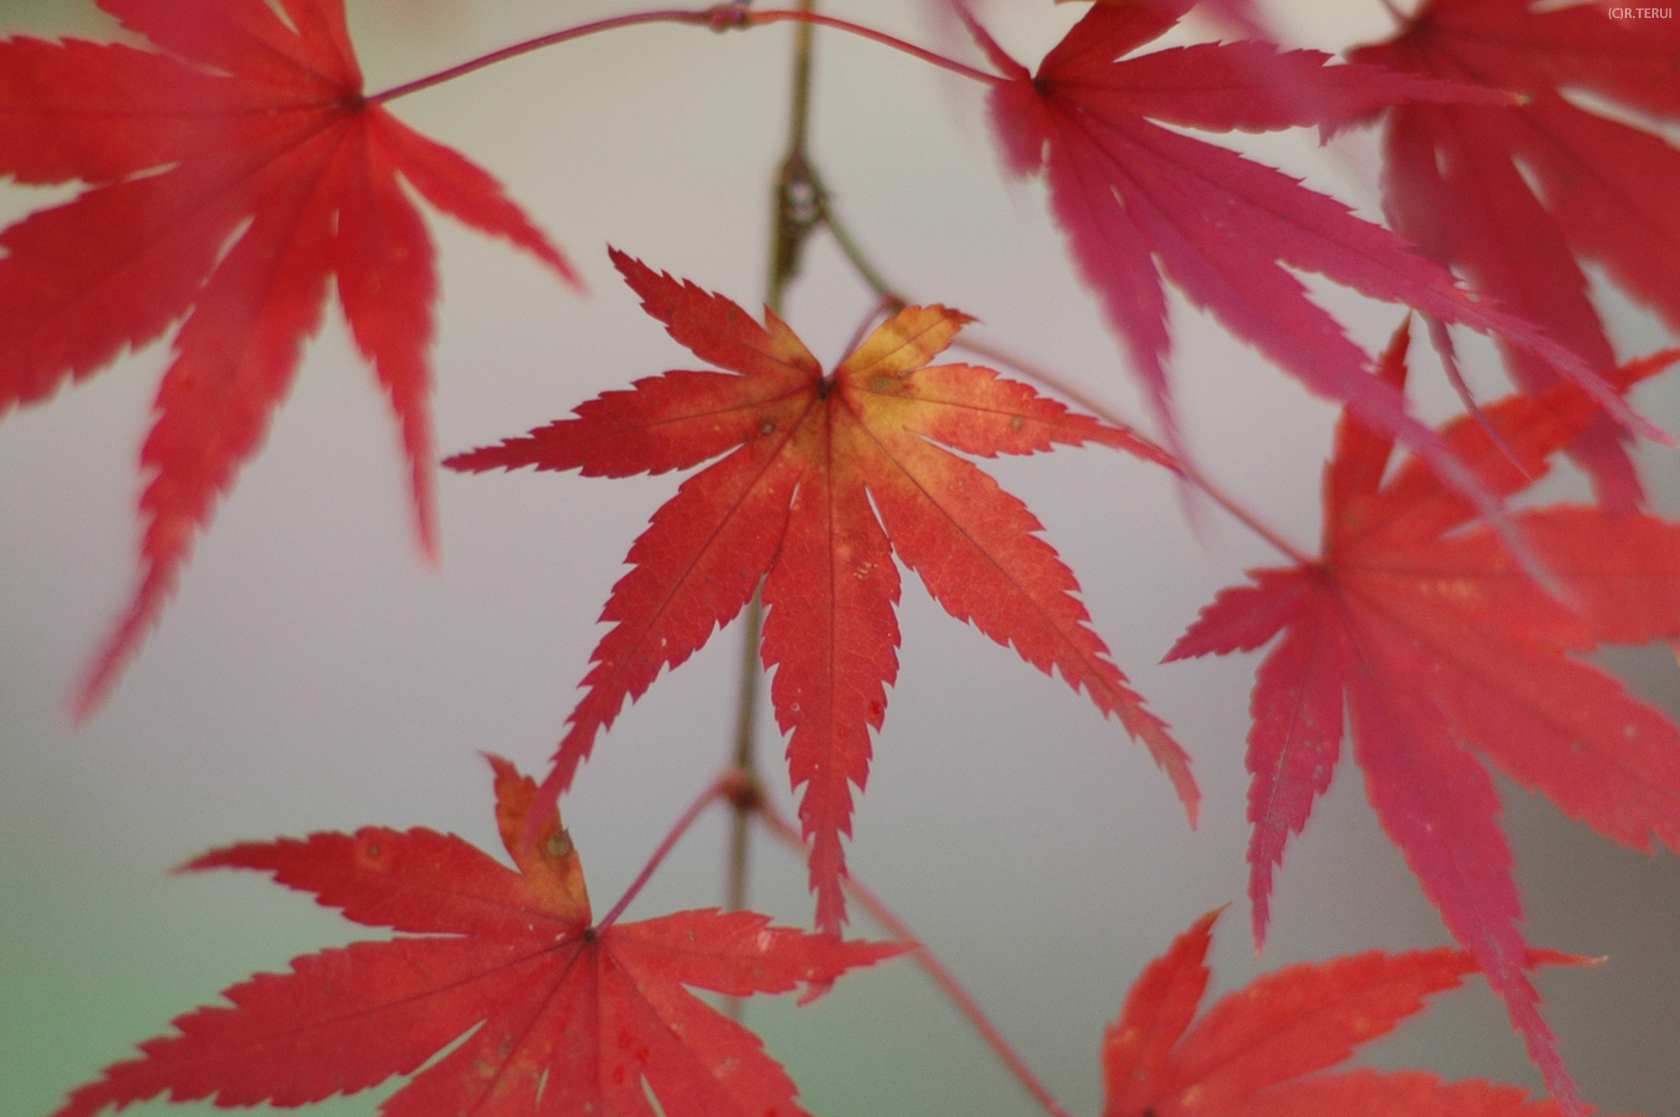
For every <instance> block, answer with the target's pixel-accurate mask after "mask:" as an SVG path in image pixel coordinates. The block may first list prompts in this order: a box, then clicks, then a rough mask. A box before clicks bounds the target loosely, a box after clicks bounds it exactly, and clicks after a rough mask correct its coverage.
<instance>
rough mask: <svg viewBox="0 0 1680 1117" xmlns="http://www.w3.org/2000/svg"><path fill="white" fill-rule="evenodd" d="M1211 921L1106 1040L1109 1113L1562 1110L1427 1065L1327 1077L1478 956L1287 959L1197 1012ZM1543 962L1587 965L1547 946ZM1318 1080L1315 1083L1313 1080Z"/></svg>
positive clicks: (1531, 1114) (1160, 961) (1270, 1115)
mask: <svg viewBox="0 0 1680 1117" xmlns="http://www.w3.org/2000/svg"><path fill="white" fill-rule="evenodd" d="M1218 914H1219V913H1218V912H1210V913H1209V914H1207V915H1204V916H1202V917H1201V918H1200V919H1198V920H1197V921H1196V922H1195V923H1193V924H1191V926H1190V929H1189V930H1188V931H1186V932H1184V934H1182V935H1180V936H1178V938H1176V939H1174V940H1173V944H1172V946H1171V947H1169V948H1168V949H1167V951H1166V953H1164V954H1162V955H1161V956H1160V957H1159V958H1156V959H1155V960H1154V961H1152V962H1150V963H1149V965H1148V966H1146V967H1145V968H1144V971H1143V973H1141V974H1139V975H1138V979H1137V981H1135V982H1133V984H1132V988H1131V990H1130V991H1129V992H1128V993H1127V994H1126V1003H1125V1005H1124V1006H1123V1007H1122V1008H1121V1010H1120V1018H1119V1019H1118V1020H1116V1021H1115V1022H1114V1024H1113V1025H1112V1026H1111V1027H1109V1028H1107V1029H1105V1030H1104V1033H1103V1045H1102V1065H1103V1083H1104V1087H1105V1094H1106V1101H1105V1103H1104V1105H1103V1117H1151V1115H1152V1117H1178V1115H1179V1114H1184V1115H1187V1117H1188V1115H1191V1114H1208V1113H1218V1114H1231V1115H1233V1117H1235V1115H1237V1114H1241V1115H1242V1117H1397V1115H1399V1114H1406V1117H1472V1115H1474V1117H1556V1114H1557V1113H1558V1107H1557V1105H1556V1104H1555V1103H1554V1102H1552V1101H1550V1100H1545V1099H1537V1100H1527V1099H1526V1097H1525V1094H1524V1092H1523V1091H1522V1090H1520V1089H1518V1088H1517V1087H1515V1086H1506V1085H1502V1084H1497V1083H1491V1082H1486V1081H1481V1080H1476V1079H1471V1080H1467V1081H1462V1082H1442V1081H1441V1080H1440V1079H1438V1078H1436V1077H1435V1076H1434V1075H1431V1074H1425V1073H1424V1072H1422V1071H1404V1070H1403V1071H1391V1072H1387V1073H1383V1072H1379V1071H1374V1070H1369V1069H1359V1070H1351V1071H1342V1072H1340V1073H1333V1074H1317V1073H1314V1072H1316V1071H1322V1070H1324V1069H1325V1068H1327V1067H1331V1066H1334V1065H1335V1064H1337V1063H1340V1062H1342V1061H1343V1060H1345V1059H1347V1058H1348V1057H1349V1056H1350V1055H1352V1054H1353V1052H1354V1049H1355V1048H1356V1047H1357V1046H1358V1045H1359V1044H1362V1043H1365V1042H1368V1041H1369V1040H1372V1039H1375V1038H1376V1037H1378V1036H1380V1035H1384V1034H1385V1033H1387V1032H1389V1031H1390V1030H1391V1029H1393V1027H1394V1026H1395V1025H1396V1024H1398V1023H1399V1022H1400V1021H1401V1020H1403V1019H1405V1018H1406V1017H1408V1016H1410V1015H1412V1014H1413V1013H1415V1012H1417V1011H1418V1010H1419V1009H1421V1008H1422V1007H1423V998H1424V997H1425V996H1428V995H1429V994H1431V993H1438V992H1441V991H1443V990H1446V989H1454V988H1457V987H1458V985H1459V984H1460V982H1461V981H1462V980H1463V978H1464V976H1465V975H1466V974H1471V973H1475V972H1476V961H1475V959H1474V958H1472V957H1471V956H1470V955H1468V954H1466V953H1464V952H1463V951H1459V950H1449V949H1447V948H1445V947H1438V948H1436V949H1434V950H1416V951H1409V952H1407V953H1404V954H1383V953H1380V952H1378V951H1371V952H1369V953H1365V954H1355V955H1350V956H1346V957H1342V958H1332V959H1330V960H1329V961H1326V962H1314V963H1301V964H1298V965H1293V966H1286V967H1284V968H1283V969H1281V970H1276V971H1273V972H1272V973H1269V974H1266V975H1264V976H1262V977H1260V978H1257V979H1256V980H1255V981H1254V982H1253V983H1251V984H1250V985H1248V986H1247V987H1246V988H1243V989H1239V990H1236V991H1235V992H1232V993H1227V994H1226V995H1225V996H1223V997H1221V998H1220V999H1219V1000H1217V1001H1215V1002H1214V1004H1213V1006H1212V1007H1211V1008H1209V1009H1208V1010H1207V1011H1206V1012H1205V1013H1203V1014H1202V1016H1201V1018H1200V1019H1195V1020H1194V1025H1192V1020H1193V1019H1194V1018H1195V1015H1196V1007H1197V1006H1198V1005H1199V1004H1200V1003H1201V999H1202V994H1203V993H1204V992H1205V991H1206V989H1207V983H1208V977H1209V971H1208V967H1207V964H1206V962H1205V961H1204V959H1205V958H1206V956H1207V950H1208V945H1209V942H1210V941H1211V937H1212V936H1211V931H1212V927H1213V922H1214V919H1215V918H1216V917H1217V916H1218ZM1533 960H1534V961H1546V962H1574V963H1579V962H1582V961H1584V959H1580V958H1574V957H1572V956H1569V955H1563V954H1554V953H1550V952H1544V953H1542V952H1536V956H1535V958H1534V959H1533ZM1307 1076H1310V1077H1307Z"/></svg>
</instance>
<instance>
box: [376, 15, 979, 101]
mask: <svg viewBox="0 0 1680 1117" xmlns="http://www.w3.org/2000/svg"><path fill="white" fill-rule="evenodd" d="M788 22H797V23H799V24H801V25H802V26H803V27H805V28H807V29H808V28H810V27H811V26H812V25H813V24H819V25H821V26H823V27H832V28H834V29H835V30H837V31H845V32H847V33H848V34H852V35H856V36H858V37H860V38H864V39H868V40H870V41H871V42H876V43H880V44H881V45H883V46H888V47H891V48H892V49H894V50H896V51H900V52H902V53H904V54H908V55H910V56H911V57H912V58H918V59H921V60H922V61H923V62H927V63H930V64H932V65H934V66H938V67H939V68H940V69H943V70H949V71H950V72H952V73H954V74H961V75H962V76H963V77H966V78H971V79H973V80H975V81H980V82H985V83H987V84H989V85H995V84H997V83H999V82H1002V81H1004V80H1005V79H1004V78H1001V77H999V76H998V75H996V74H988V73H986V72H985V71H984V70H976V69H975V68H974V67H972V66H969V65H965V64H964V63H962V62H958V61H957V60H956V59H954V58H946V57H945V56H944V55H942V54H938V53H935V52H934V51H931V50H928V49H926V48H924V47H919V46H916V45H915V44H914V43H909V42H905V41H904V40H903V39H900V38H898V37H897V36H895V35H889V34H887V33H886V32H884V31H877V30H875V29H874V28H872V27H865V26H863V25H862V24H858V23H852V22H851V21H850V20H844V19H835V18H834V17H832V16H824V15H817V14H816V13H815V12H813V11H811V10H810V8H809V7H808V6H806V5H805V4H804V2H803V0H801V5H800V10H798V11H769V12H754V11H749V10H748V9H747V7H746V6H745V4H743V3H740V2H736V3H726V4H713V5H712V6H711V7H709V8H666V9H662V10H659V11H651V12H635V13H632V14H630V15H622V16H613V17H611V18H608V19H599V20H595V21H593V22H591V23H583V24H579V25H578V26H576V27H567V28H564V29H562V30H560V31H553V32H550V33H549V34H547V35H538V36H537V37H536V38H534V39H527V40H525V41H524V42H522V43H515V44H513V45H512V46H507V47H502V48H501V49H500V50H493V51H491V52H490V53H488V54H481V55H479V56H478V57H477V58H473V59H469V60H467V61H466V62H462V63H460V64H459V65H455V66H451V67H449V68H448V69H446V70H439V71H438V72H437V73H435V74H428V75H427V76H426V77H423V78H416V79H414V80H413V81H409V82H404V83H403V84H401V85H395V86H392V87H391V88H390V89H386V90H382V91H380V92H378V93H374V94H371V95H369V96H368V97H366V98H364V100H365V101H366V102H367V103H369V104H376V105H377V104H383V103H385V102H387V101H394V100H396V99H397V98H398V97H406V96H408V95H409V94H410V93H417V92H419V91H420V90H422V89H430V88H431V87H432V86H434V85H441V84H443V83H444V82H447V81H453V80H454V79H455V78H458V77H462V76H464V75H466V74H470V73H473V72H474V71H476V70H482V69H484V68H485V67H486V66H494V65H495V64H496V63H498V62H505V61H507V60H508V59H510V58H517V57H519V56H520V55H522V54H529V53H531V52H532V51H534V50H541V49H543V48H544V47H551V46H554V45H556V44H558V43H565V42H570V41H571V40H573V39H581V38H583V37H584V36H586V35H595V34H599V33H600V32H602V31H616V30H618V29H619V28H621V27H635V26H638V25H640V24H645V23H683V24H699V25H702V26H705V27H709V28H711V29H712V30H714V31H725V30H729V29H732V28H742V29H745V28H750V27H758V26H761V25H763V26H767V25H769V24H772V23H788Z"/></svg>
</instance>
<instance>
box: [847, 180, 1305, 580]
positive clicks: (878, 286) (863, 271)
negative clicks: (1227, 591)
mask: <svg viewBox="0 0 1680 1117" xmlns="http://www.w3.org/2000/svg"><path fill="white" fill-rule="evenodd" d="M814 181H816V182H817V185H818V188H819V190H818V194H817V205H818V207H819V210H820V212H821V214H822V222H823V225H824V226H826V227H827V229H828V231H829V232H830V233H832V234H833V236H834V240H835V242H836V243H837V244H838V245H839V246H840V251H841V252H843V253H845V256H846V259H847V261H849V262H850V263H851V265H852V267H853V269H855V270H856V271H857V273H858V277H859V278H861V279H862V280H863V281H864V282H865V283H866V284H868V285H869V288H870V290H872V291H874V292H875V293H876V294H877V295H879V296H881V299H882V301H883V302H884V303H886V304H887V305H889V306H892V305H896V306H903V305H905V304H906V303H908V302H909V301H910V300H908V299H907V298H905V297H904V296H903V295H901V294H900V293H899V292H898V290H897V289H896V288H894V287H893V286H892V284H890V283H888V282H887V281H886V279H885V277H884V276H882V275H881V273H880V271H878V270H877V269H876V268H875V266H874V264H873V263H872V262H871V261H870V259H869V257H868V255H867V254H866V253H865V252H864V251H863V249H862V248H861V247H859V245H858V243H857V241H856V240H855V239H854V238H853V237H852V235H851V233H850V231H849V230H848V229H847V228H846V226H845V224H844V223H843V222H842V221H841V220H840V217H839V215H838V214H836V213H835V212H834V207H833V206H832V204H830V201H829V196H828V193H827V192H826V191H823V190H821V182H820V180H814ZM952 346H953V347H954V348H957V349H966V350H967V351H968V352H970V353H973V354H975V355H976V356H980V357H984V358H986V359H987V360H990V361H992V362H994V363H996V364H1000V365H1004V366H1007V367H1008V368H1010V369H1013V370H1014V371H1015V372H1018V373H1020V374H1021V375H1022V376H1024V377H1026V378H1027V379H1029V380H1033V381H1036V382H1038V383H1039V384H1042V385H1043V386H1045V387H1046V388H1049V389H1050V390H1051V391H1053V392H1055V393H1057V394H1058V395H1060V396H1063V397H1064V398H1066V399H1068V400H1071V401H1072V402H1073V403H1076V404H1078V405H1079V406H1080V407H1083V408H1084V409H1085V410H1087V411H1089V412H1090V413H1091V414H1093V415H1095V416H1097V418H1099V419H1102V420H1103V421H1104V422H1106V423H1110V424H1112V425H1113V426H1117V427H1123V428H1125V429H1126V431H1128V432H1129V433H1130V434H1131V436H1132V437H1133V438H1135V439H1137V440H1138V441H1139V442H1141V443H1143V444H1144V445H1146V446H1147V447H1149V448H1150V449H1151V450H1153V451H1155V452H1157V453H1158V454H1160V456H1161V458H1162V459H1163V460H1164V461H1170V462H1171V463H1172V465H1171V466H1170V468H1171V469H1173V470H1174V471H1175V472H1176V473H1177V474H1178V475H1179V476H1180V477H1182V478H1184V479H1185V480H1186V481H1188V482H1190V483H1191V484H1192V485H1194V486H1196V487H1197V488H1198V489H1200V490H1202V492H1203V493H1205V494H1207V497H1208V499H1210V500H1212V501H1213V502H1214V503H1215V504H1217V505H1219V507H1221V508H1223V509H1224V510H1225V511H1226V512H1229V513H1230V514H1231V516H1232V517H1234V518H1235V519H1236V520H1237V522H1238V523H1241V524H1242V525H1243V526H1244V527H1247V528H1248V529H1249V530H1250V531H1252V532H1254V534H1256V535H1258V536H1259V537H1260V538H1261V539H1264V540H1265V541H1266V542H1267V543H1270V544H1271V545H1272V546H1273V547H1275V548H1277V550H1278V551H1279V552H1280V553H1282V554H1283V555H1285V556H1286V557H1287V558H1289V560H1290V561H1292V562H1296V563H1300V564H1303V565H1311V563H1312V562H1313V561H1314V560H1313V559H1311V558H1309V557H1307V555H1306V554H1305V553H1304V552H1303V551H1302V550H1301V549H1300V548H1299V547H1296V546H1295V545H1294V544H1293V543H1291V542H1290V541H1289V540H1287V539H1285V538H1284V537H1283V536H1282V535H1281V534H1279V533H1278V532H1277V531H1275V530H1274V529H1273V528H1272V527H1270V526H1269V525H1268V524H1267V523H1266V522H1265V521H1264V520H1262V519H1260V517H1259V516H1257V515H1255V514H1254V513H1253V512H1252V511H1250V510H1249V509H1248V508H1247V507H1246V506H1244V505H1243V504H1242V503H1241V502H1240V501H1238V500H1237V498H1236V497H1234V496H1232V495H1231V494H1230V493H1228V492H1226V491H1225V490H1224V489H1223V488H1222V487H1221V486H1220V485H1219V484H1218V483H1217V482H1215V481H1214V480H1213V479H1212V478H1211V477H1209V476H1207V474H1205V473H1203V472H1202V471H1201V470H1200V469H1198V468H1196V466H1195V465H1193V464H1191V463H1190V462H1187V461H1185V460H1183V459H1182V458H1180V457H1179V456H1178V455H1176V454H1174V453H1172V452H1171V451H1170V450H1168V449H1167V448H1166V447H1164V446H1162V445H1161V444H1160V443H1158V442H1156V441H1155V440H1154V439H1152V438H1150V437H1148V436H1147V435H1145V434H1143V433H1142V432H1141V431H1139V430H1138V427H1137V424H1135V423H1132V422H1130V421H1128V420H1127V419H1126V418H1125V417H1124V416H1122V415H1120V414H1118V413H1117V412H1115V411H1114V410H1113V409H1112V408H1110V407H1106V406H1104V405H1103V404H1102V403H1099V402H1098V401H1097V400H1096V399H1095V398H1093V397H1091V396H1089V395H1087V394H1086V393H1084V392H1082V391H1080V390H1079V389H1078V388H1076V387H1074V385H1073V384H1072V382H1070V381H1068V380H1067V379H1065V378H1063V377H1060V376H1056V375H1055V374H1053V373H1051V372H1048V371H1046V370H1045V369H1043V368H1041V367H1039V366H1038V365H1035V364H1033V363H1032V362H1030V361H1027V360H1025V359H1023V358H1021V357H1018V356H1016V355H1015V354H1013V353H1009V352H1007V351H1005V350H1003V349H999V348H997V347H996V346H992V345H988V344H986V343H985V342H979V341H973V340H970V339H967V338H964V337H960V336H959V337H958V338H957V340H956V341H954V342H952Z"/></svg>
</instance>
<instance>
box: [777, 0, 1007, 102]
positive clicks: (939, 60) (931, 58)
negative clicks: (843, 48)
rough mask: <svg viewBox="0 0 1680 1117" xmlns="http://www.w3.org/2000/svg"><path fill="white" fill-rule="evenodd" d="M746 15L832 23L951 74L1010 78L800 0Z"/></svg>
mask: <svg viewBox="0 0 1680 1117" xmlns="http://www.w3.org/2000/svg"><path fill="white" fill-rule="evenodd" d="M746 19H747V22H748V23H749V24H753V25H755V26H756V25H758V24H760V23H784V22H789V21H798V22H800V23H804V24H813V23H814V24H819V25H820V26H823V27H832V28H834V29H835V30H836V31H845V32H846V33H848V34H851V35H856V36H858V37H859V38H863V39H868V40H870V41H871V42H876V43H880V44H881V45H882V46H888V47H891V48H892V49H894V50H896V51H901V52H903V53H905V54H908V55H909V56H910V57H912V58H919V59H921V60H922V61H923V62H927V63H931V64H932V65H934V66H938V67H939V68H940V69H942V70H949V71H951V73H953V74H960V75H961V76H963V77H965V78H970V79H972V80H974V81H978V82H983V83H985V84H986V85H1003V84H1005V83H1006V82H1008V81H1009V79H1008V78H1005V77H1002V76H1000V75H998V74H989V73H987V72H986V71H984V70H976V69H975V68H974V67H973V66H970V65H967V64H966V63H963V62H958V61H957V60H956V59H954V58H946V57H945V56H944V55H943V54H938V53H935V52H934V51H931V50H928V49H926V48H925V47H919V46H917V45H916V44H915V43H908V42H905V41H904V40H903V39H900V38H899V37H898V36H896V35H889V34H887V33H886V32H885V31H877V30H875V29H874V28H873V27H865V26H863V25H862V24H859V23H853V22H851V21H850V20H845V19H837V18H835V17H834V16H825V15H818V14H816V13H815V12H813V11H811V10H810V9H809V8H807V7H806V6H805V4H804V3H803V0H802V2H801V4H800V9H799V11H796V12H788V11H770V12H750V13H748V14H747V17H746Z"/></svg>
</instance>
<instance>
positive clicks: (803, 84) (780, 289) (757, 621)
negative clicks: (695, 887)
mask: <svg viewBox="0 0 1680 1117" xmlns="http://www.w3.org/2000/svg"><path fill="white" fill-rule="evenodd" d="M815 7H816V0H800V10H801V11H802V12H804V13H805V14H807V15H809V14H811V12H812V10H813V9H814V8H815ZM812 38H813V35H812V22H810V21H803V22H801V23H800V24H799V25H798V27H797V28H796V29H795V32H794V40H793V90H792V97H791V102H790V106H789V110H788V144H787V153H786V154H785V155H784V156H783V157H782V164H781V167H780V168H779V169H778V171H777V174H776V183H775V188H774V192H773V194H772V199H771V207H770V209H771V225H770V267H769V275H768V277H767V279H766V282H765V295H764V302H765V305H766V306H768V307H769V308H770V310H771V311H772V312H773V313H776V314H780V313H781V311H782V304H783V302H784V301H785V299H786V296H787V288H788V284H789V283H790V282H792V280H793V277H794V276H795V275H797V274H798V272H799V256H800V250H801V249H802V248H803V246H804V244H805V238H806V237H807V236H808V235H810V232H811V229H812V228H813V227H814V225H815V223H816V211H815V210H813V209H812V208H811V205H810V201H811V197H812V195H811V193H810V191H811V190H812V189H814V185H813V180H812V178H811V174H810V163H809V160H808V159H807V157H806V153H805V145H806V141H807V138H808V136H809V134H810V127H809V126H810V118H811V54H812V51H811V43H812ZM746 612H747V616H746V623H745V624H744V625H742V628H743V630H744V631H743V633H742V648H741V686H740V695H739V700H738V702H737V705H736V713H735V718H736V720H735V751H734V768H735V771H736V772H738V773H739V774H740V776H741V779H742V783H743V790H742V793H741V794H738V795H736V796H734V797H732V798H731V800H730V804H731V806H732V807H733V809H734V816H733V818H731V820H730V829H729V879H728V885H727V895H726V905H727V907H728V909H729V910H730V911H737V910H740V909H741V908H744V907H746V903H747V835H748V833H749V828H748V824H749V823H750V822H751V821H752V815H753V813H754V811H755V810H756V809H757V807H758V803H759V801H760V798H761V797H760V795H759V777H758V748H757V741H756V736H757V729H756V727H757V724H758V690H759V677H760V671H759V665H758V643H759V636H760V632H761V630H762V628H763V624H764V601H763V597H762V594H761V592H754V593H753V597H752V601H751V602H750V603H748V605H747V610H746ZM741 1007H742V1003H741V1000H740V998H738V997H730V998H728V999H727V1000H726V1001H725V1002H724V1009H725V1011H726V1012H727V1013H728V1014H729V1016H730V1017H731V1018H732V1019H739V1018H740V1016H741Z"/></svg>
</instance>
